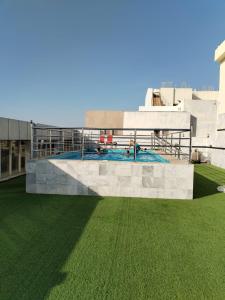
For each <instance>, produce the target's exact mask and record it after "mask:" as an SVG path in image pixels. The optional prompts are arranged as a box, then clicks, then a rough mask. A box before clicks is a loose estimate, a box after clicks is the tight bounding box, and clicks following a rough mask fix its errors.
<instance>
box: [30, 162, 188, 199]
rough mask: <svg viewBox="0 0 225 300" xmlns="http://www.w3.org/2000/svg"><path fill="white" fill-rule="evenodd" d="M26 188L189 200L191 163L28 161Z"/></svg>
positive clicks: (49, 191) (48, 191)
mask: <svg viewBox="0 0 225 300" xmlns="http://www.w3.org/2000/svg"><path fill="white" fill-rule="evenodd" d="M26 191H27V192H28V193H40V194H63V195H90V196H91V195H98V196H119V197H140V198H165V199H192V198H193V165H189V164H161V163H139V162H114V161H82V160H60V159H48V160H47V159H46V160H37V161H35V160H31V161H29V162H28V164H27V179H26Z"/></svg>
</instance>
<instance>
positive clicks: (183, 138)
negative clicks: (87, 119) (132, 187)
mask: <svg viewBox="0 0 225 300" xmlns="http://www.w3.org/2000/svg"><path fill="white" fill-rule="evenodd" d="M137 145H139V146H140V147H141V149H142V150H154V151H156V152H158V153H159V154H163V155H168V156H171V157H175V158H177V159H187V160H189V161H191V152H192V136H191V128H190V129H176V128H88V127H73V128H71V127H46V126H40V125H36V124H34V123H31V156H32V158H35V159H39V158H43V157H49V156H55V155H59V154H62V153H65V152H79V153H80V158H81V159H85V156H86V155H87V154H90V153H94V152H96V151H99V150H100V151H101V150H104V149H123V150H129V149H132V150H133V151H132V155H133V158H134V160H136V158H137ZM112 154H113V151H112Z"/></svg>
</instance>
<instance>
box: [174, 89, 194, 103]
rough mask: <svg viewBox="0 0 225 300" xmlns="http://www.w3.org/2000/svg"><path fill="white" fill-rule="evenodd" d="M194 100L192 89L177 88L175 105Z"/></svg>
mask: <svg viewBox="0 0 225 300" xmlns="http://www.w3.org/2000/svg"><path fill="white" fill-rule="evenodd" d="M190 99H192V88H175V93H174V103H175V104H178V103H179V101H182V100H190Z"/></svg>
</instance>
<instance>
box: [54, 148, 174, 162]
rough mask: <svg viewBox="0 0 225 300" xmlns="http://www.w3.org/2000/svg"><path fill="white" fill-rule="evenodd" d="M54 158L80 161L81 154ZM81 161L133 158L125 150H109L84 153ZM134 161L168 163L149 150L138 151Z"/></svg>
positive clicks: (73, 153)
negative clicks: (101, 152) (99, 152)
mask: <svg viewBox="0 0 225 300" xmlns="http://www.w3.org/2000/svg"><path fill="white" fill-rule="evenodd" d="M54 158H57V159H72V160H80V159H81V153H80V152H78V151H77V152H67V153H64V154H60V155H58V156H55V157H54ZM83 159H84V160H112V161H134V156H133V154H130V155H129V156H127V155H126V150H121V149H109V150H108V151H107V153H104V154H97V153H96V152H92V153H84V157H83ZM136 161H138V162H159V163H169V161H168V160H167V159H165V158H164V157H162V156H161V155H159V154H157V153H155V152H154V151H151V150H146V151H140V152H139V153H138V154H137V157H136Z"/></svg>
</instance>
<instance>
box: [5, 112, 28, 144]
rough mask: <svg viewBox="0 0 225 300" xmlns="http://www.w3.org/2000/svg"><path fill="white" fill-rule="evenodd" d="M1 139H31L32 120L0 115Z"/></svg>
mask: <svg viewBox="0 0 225 300" xmlns="http://www.w3.org/2000/svg"><path fill="white" fill-rule="evenodd" d="M0 129H1V130H0V140H30V122H25V121H19V120H14V119H7V118H1V117H0Z"/></svg>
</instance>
